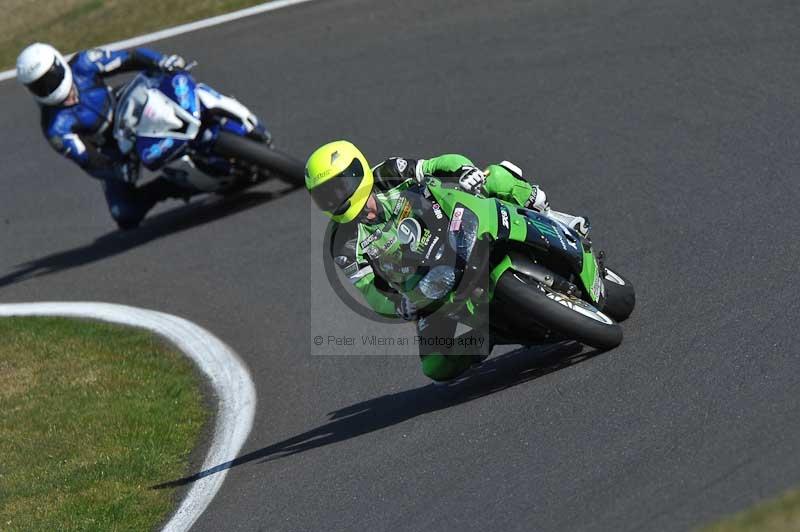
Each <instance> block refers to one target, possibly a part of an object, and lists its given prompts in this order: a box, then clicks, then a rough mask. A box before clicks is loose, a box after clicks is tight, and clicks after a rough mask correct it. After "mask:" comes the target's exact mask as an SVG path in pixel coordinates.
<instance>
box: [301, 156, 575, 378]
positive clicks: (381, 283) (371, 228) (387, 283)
mask: <svg viewBox="0 0 800 532" xmlns="http://www.w3.org/2000/svg"><path fill="white" fill-rule="evenodd" d="M433 176H435V177H436V178H438V179H440V180H442V181H450V182H453V183H457V185H458V187H459V188H460V189H461V190H464V191H466V192H469V193H473V194H482V195H483V196H486V197H495V198H498V199H501V200H505V201H508V202H511V203H514V204H516V205H519V206H520V207H525V208H529V209H533V210H536V211H538V212H540V213H543V214H546V215H547V214H548V213H549V212H550V208H549V205H548V202H547V197H546V195H545V193H544V192H543V191H542V190H541V189H540V188H539V187H537V186H535V185H532V184H530V183H528V182H527V181H525V180H524V179H523V177H522V171H521V170H520V169H519V168H518V167H517V166H516V165H514V164H512V163H510V162H508V161H503V162H501V163H499V164H492V165H489V166H488V167H487V168H486V169H485V170H480V169H479V168H477V167H476V166H475V165H474V164H473V163H472V161H470V160H469V159H468V158H466V157H464V156H463V155H456V154H447V155H440V156H438V157H433V158H429V159H409V158H401V157H392V158H390V159H387V160H385V161H384V162H382V163H380V164H379V165H377V166H376V167H374V168H372V169H370V166H369V164H368V163H367V160H366V158H365V157H364V155H363V154H362V153H361V151H360V150H359V149H358V148H356V147H355V146H354V145H353V144H351V143H350V142H348V141H344V140H340V141H335V142H331V143H328V144H325V145H324V146H321V147H320V148H318V149H317V150H316V151H314V153H312V154H311V156H310V157H309V159H308V162H307V164H306V174H305V182H306V188H307V189H308V191H309V193H310V194H311V197H312V199H313V200H314V202H315V203H316V204H317V206H318V207H319V208H320V209H322V210H323V211H324V212H325V213H326V214H327V215H328V216H329V217H330V218H331V220H332V223H334V224H335V226H334V227H333V230H332V231H330V232H329V233H330V234H331V237H330V238H331V242H328V243H326V244H327V245H329V246H330V248H329V249H330V250H331V254H332V257H331V258H332V259H333V261H334V262H335V263H336V265H337V266H338V267H339V268H341V269H342V270H343V271H344V274H345V276H346V277H347V278H348V279H349V280H350V282H352V283H353V284H354V285H355V287H356V288H357V289H358V290H359V291H360V292H361V294H362V295H363V296H364V298H365V299H366V301H367V303H368V304H369V306H370V307H371V308H372V309H373V310H374V311H375V312H377V313H378V314H381V315H383V316H388V317H396V316H399V317H402V318H403V319H405V320H409V321H415V322H416V326H417V334H418V335H419V337H420V338H422V339H423V341H419V342H418V346H419V355H420V359H421V360H422V371H423V372H424V373H425V375H426V376H428V377H429V378H431V379H433V380H434V381H440V382H441V381H448V380H451V379H454V378H456V377H458V376H459V375H461V374H462V373H464V372H465V371H466V370H467V369H469V367H470V366H471V365H473V364H475V363H479V362H480V361H482V360H483V359H484V358H485V357H486V355H487V354H488V350H489V349H491V344H490V342H486V343H485V344H484V342H483V340H481V341H480V342H458V343H457V342H453V341H452V339H453V338H454V336H455V333H456V327H457V325H458V321H457V320H456V319H454V318H452V317H450V316H447V315H440V314H437V313H431V314H426V313H425V312H424V310H423V311H421V312H419V313H418V311H417V307H418V305H417V304H416V303H415V302H414V301H412V300H411V299H410V298H409V297H408V296H407V294H404V293H403V288H402V286H403V282H402V278H403V274H404V273H407V272H406V271H403V269H404V268H402V267H401V266H400V265H399V264H398V262H397V260H395V257H396V256H397V254H396V253H393V251H395V250H397V249H398V247H399V246H401V245H402V244H404V243H405V244H408V243H409V239H408V238H403V235H401V234H399V233H398V231H399V230H400V231H402V229H401V227H400V225H401V222H403V221H404V220H405V219H407V218H409V217H414V212H413V209H412V208H411V202H410V201H409V200H408V198H407V195H408V193H409V192H410V191H411V189H413V188H416V189H417V190H419V187H424V185H425V183H426V180H427V179H428V178H429V177H433ZM439 216H440V215H439ZM568 218H569V219H567V220H563V214H562V221H565V222H566V223H567V224H568V225H570V226H571V227H572V228H573V229H575V230H577V231H579V232H581V233H583V234H585V233H586V232H587V231H588V223H587V222H586V220H585V219H584V218H582V217H572V216H570V217H568ZM412 225H413V224H412ZM417 227H419V225H418V224H417ZM418 236H419V235H418ZM412 245H413V244H412ZM420 314H421V315H420ZM476 332H477V331H473V334H475V333H476ZM424 339H427V340H429V341H425V340H424ZM448 340H450V341H448ZM465 345H472V346H473V349H464V346H465ZM478 345H480V346H481V347H483V351H482V352H479V351H477V350H476V349H474V347H477V346H478ZM459 348H460V349H459Z"/></svg>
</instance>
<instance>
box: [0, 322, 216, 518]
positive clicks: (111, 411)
mask: <svg viewBox="0 0 800 532" xmlns="http://www.w3.org/2000/svg"><path fill="white" fill-rule="evenodd" d="M0 338H2V339H3V341H2V343H0V457H2V459H0V530H4V531H7V530H26V531H27V530H76V529H79V530H149V529H153V527H154V526H155V525H157V524H159V523H160V522H161V521H163V520H164V519H165V518H166V516H167V515H168V514H169V512H170V511H171V510H172V509H173V508H174V506H175V503H176V501H175V500H174V499H175V494H174V490H153V489H150V486H152V485H154V484H157V483H159V482H163V481H166V480H170V479H174V478H180V477H181V476H183V475H185V474H186V473H187V469H188V466H189V457H190V454H191V452H192V450H193V449H194V447H195V444H196V443H197V440H198V438H199V435H200V432H201V430H202V428H203V425H204V423H205V421H206V419H207V415H208V414H207V412H206V410H205V408H204V405H203V399H202V396H201V390H200V387H199V382H198V380H197V378H196V375H195V373H194V368H193V367H192V365H191V363H190V362H189V361H188V360H187V359H186V358H185V357H184V356H183V355H181V354H179V353H178V352H176V351H175V349H174V348H172V347H170V346H168V345H167V343H166V342H165V341H163V340H161V339H159V338H155V337H153V336H151V335H150V334H149V333H146V332H144V331H140V330H136V329H129V328H124V327H120V326H115V325H109V324H105V323H99V322H92V321H82V320H70V319H63V318H3V319H0Z"/></svg>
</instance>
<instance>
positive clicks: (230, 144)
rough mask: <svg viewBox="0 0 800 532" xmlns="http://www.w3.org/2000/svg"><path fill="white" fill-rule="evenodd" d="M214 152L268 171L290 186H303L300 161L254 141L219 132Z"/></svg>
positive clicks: (302, 166) (302, 172)
mask: <svg viewBox="0 0 800 532" xmlns="http://www.w3.org/2000/svg"><path fill="white" fill-rule="evenodd" d="M214 152H215V153H217V154H218V155H221V156H223V157H230V158H233V159H238V160H239V161H243V162H246V163H250V164H254V165H256V166H258V167H259V168H264V169H266V170H269V171H270V172H272V173H273V174H275V175H276V176H277V177H279V178H280V179H282V180H283V181H285V182H287V183H289V184H290V185H294V186H296V187H300V186H303V184H304V181H305V178H304V175H305V165H304V164H303V163H302V162H301V161H299V160H298V159H295V158H294V157H292V156H291V155H288V154H286V153H283V152H281V151H278V150H276V149H274V148H271V147H269V146H268V145H266V144H263V143H261V142H258V141H256V140H253V139H249V138H246V137H240V136H238V135H235V134H233V133H229V132H227V131H221V132H220V133H219V136H218V137H217V141H216V143H215V144H214Z"/></svg>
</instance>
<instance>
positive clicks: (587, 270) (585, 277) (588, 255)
mask: <svg viewBox="0 0 800 532" xmlns="http://www.w3.org/2000/svg"><path fill="white" fill-rule="evenodd" d="M598 273H599V272H598V269H597V260H596V259H595V257H594V253H592V252H591V251H587V250H586V248H584V249H583V269H582V270H581V281H582V282H583V286H584V288H586V292H587V293H588V294H589V296H590V297H591V298H592V301H594V302H595V303H596V302H597V301H598V300H599V299H600V293H597V294H595V291H594V290H593V289H592V288H593V287H594V286H595V282H596V281H597V276H598ZM598 286H600V287H602V284H599V285H598ZM601 290H602V288H601Z"/></svg>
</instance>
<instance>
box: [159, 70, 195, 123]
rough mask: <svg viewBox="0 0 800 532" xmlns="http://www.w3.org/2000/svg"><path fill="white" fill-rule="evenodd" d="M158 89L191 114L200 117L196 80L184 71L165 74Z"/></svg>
mask: <svg viewBox="0 0 800 532" xmlns="http://www.w3.org/2000/svg"><path fill="white" fill-rule="evenodd" d="M158 89H159V90H160V91H161V92H163V93H164V94H166V95H167V96H169V97H170V98H171V99H172V100H173V101H175V102H177V103H178V105H180V106H181V107H182V108H183V109H186V110H187V111H189V112H190V113H192V115H193V116H195V117H197V118H200V103H199V101H198V98H197V82H195V80H194V79H193V78H192V76H190V75H189V74H188V73H186V72H181V73H178V74H171V75H165V76H163V77H162V79H161V83H160V84H159V86H158Z"/></svg>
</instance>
